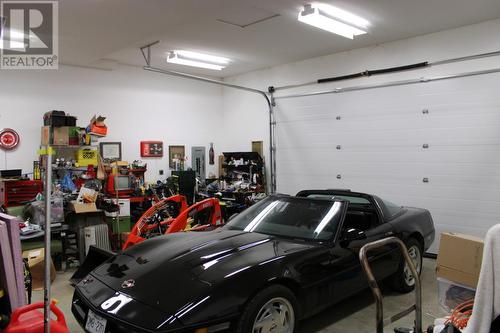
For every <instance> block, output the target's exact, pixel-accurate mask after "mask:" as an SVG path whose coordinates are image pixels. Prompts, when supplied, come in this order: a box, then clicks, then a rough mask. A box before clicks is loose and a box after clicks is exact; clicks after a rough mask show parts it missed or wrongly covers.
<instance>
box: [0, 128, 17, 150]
mask: <svg viewBox="0 0 500 333" xmlns="http://www.w3.org/2000/svg"><path fill="white" fill-rule="evenodd" d="M18 144H19V134H17V132H16V131H14V130H13V129H11V128H5V129H3V130H1V131H0V148H2V149H3V150H12V149H14V148H16V147H17V145H18Z"/></svg>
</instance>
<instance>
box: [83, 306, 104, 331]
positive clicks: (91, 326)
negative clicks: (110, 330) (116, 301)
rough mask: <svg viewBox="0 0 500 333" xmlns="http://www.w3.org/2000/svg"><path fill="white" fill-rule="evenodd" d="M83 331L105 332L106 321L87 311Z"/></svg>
mask: <svg viewBox="0 0 500 333" xmlns="http://www.w3.org/2000/svg"><path fill="white" fill-rule="evenodd" d="M85 330H86V331H87V332H89V333H104V332H105V331H106V319H105V318H103V317H101V316H98V315H96V314H95V313H94V312H92V311H91V310H89V313H88V315H87V323H86V324H85Z"/></svg>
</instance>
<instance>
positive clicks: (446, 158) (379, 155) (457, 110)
mask: <svg viewBox="0 0 500 333" xmlns="http://www.w3.org/2000/svg"><path fill="white" fill-rule="evenodd" d="M491 31H500V20H494V21H489V22H484V23H481V24H476V25H472V26H468V27H462V28H459V29H453V30H449V31H443V32H439V33H435V34H431V35H426V36H420V37H416V38H411V39H407V40H402V41H396V42H392V43H387V44H382V45H377V46H373V47H369V48H363V49H357V50H353V51H350V52H343V53H339V54H334V55H330V56H325V57H320V58H315V59H309V60H306V61H302V62H298V63H293V64H287V65H283V66H278V67H274V68H270V69H266V70H262V71H257V72H252V73H247V74H245V75H241V76H237V77H233V78H230V79H228V81H229V82H232V83H238V84H242V85H246V86H252V87H254V88H258V89H263V90H266V89H267V87H268V86H269V85H274V86H280V85H289V84H296V83H302V82H309V81H314V80H316V79H319V78H324V77H330V76H336V75H344V74H350V73H354V72H359V71H362V70H365V69H377V68H384V67H392V66H400V65H405V64H411V63H416V62H421V61H435V60H441V59H447V58H454V57H460V56H466V55H472V54H476V53H483V52H490V51H498V50H500V39H498V38H497V37H496V36H495V35H494V34H492V33H491ZM490 68H500V57H492V58H487V59H481V60H474V61H468V62H461V63H455V64H450V65H443V66H436V67H432V68H429V69H425V70H419V71H407V72H403V73H397V74H391V75H382V76H375V77H371V78H363V79H356V80H350V81H343V82H337V83H335V84H325V85H321V86H319V85H315V86H311V87H303V88H298V89H294V90H288V91H284V92H278V93H277V94H276V96H280V95H283V94H290V93H296V92H311V91H318V90H327V89H332V88H335V87H345V86H351V85H358V84H370V83H375V82H387V81H393V80H400V79H410V78H412V79H413V78H419V77H433V76H439V75H444V74H455V73H460V72H467V71H474V70H481V69H490ZM498 86H500V74H492V75H489V76H486V75H485V76H478V77H474V78H466V79H455V80H449V81H441V82H435V83H426V84H421V85H414V86H405V87H392V88H381V89H375V90H369V91H362V92H351V93H345V94H329V95H322V96H315V97H307V98H297V99H285V100H279V99H278V100H277V108H276V113H277V123H278V125H277V168H278V170H277V179H278V183H277V185H278V191H280V192H284V193H290V194H293V193H295V192H296V191H297V190H299V189H304V188H312V187H315V188H335V187H337V188H351V189H353V190H359V191H367V192H372V193H375V194H379V195H380V196H382V197H386V198H387V199H389V200H392V201H394V202H398V203H400V204H403V205H410V206H420V207H425V208H428V209H430V210H431V212H432V214H433V216H434V219H435V223H436V226H437V230H438V232H442V231H458V232H465V233H469V234H475V235H479V236H483V235H484V233H485V231H486V230H487V228H488V227H490V226H491V225H493V224H495V223H497V222H499V219H498V218H497V215H498V214H497V212H496V210H497V207H499V206H500V200H499V199H497V198H498V197H500V196H499V195H500V192H498V190H497V189H498V188H500V178H499V177H498V172H497V170H499V167H500V160H499V159H498V158H497V156H499V155H500V134H499V133H500V132H498V130H497V129H498V127H499V126H500V97H498V92H497V90H498V89H497V87H498ZM223 96H224V121H225V129H226V130H225V131H226V134H227V135H230V136H231V138H232V140H231V141H230V142H227V143H225V145H226V146H225V147H224V149H227V150H237V149H241V148H245V147H248V146H249V142H250V141H251V140H252V139H256V138H264V139H266V140H267V139H268V125H267V124H268V119H267V113H266V108H265V104H264V102H263V100H262V99H261V97H258V96H251V95H248V94H244V93H241V92H238V91H233V90H229V89H224V95H223ZM423 108H429V109H430V114H429V116H428V117H427V118H426V117H424V116H423V115H422V112H421V111H422V109H423ZM337 115H340V116H341V117H342V120H341V121H337V120H336V116H337ZM267 142H268V141H266V144H267ZM424 143H428V144H430V147H431V148H430V149H429V150H423V149H422V144H424ZM338 144H340V145H342V149H341V150H340V151H338V150H336V149H335V147H336V145H338ZM266 153H267V151H266ZM337 174H342V178H341V180H337V178H336V175H337ZM423 177H429V178H430V183H427V184H424V183H423V182H422V178H423ZM435 245H436V244H435ZM431 251H436V247H435V246H434V247H433V249H431Z"/></svg>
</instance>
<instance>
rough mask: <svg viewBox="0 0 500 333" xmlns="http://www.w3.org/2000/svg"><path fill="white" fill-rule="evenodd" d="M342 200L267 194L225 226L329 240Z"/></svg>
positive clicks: (271, 233) (337, 218) (234, 228)
mask: <svg viewBox="0 0 500 333" xmlns="http://www.w3.org/2000/svg"><path fill="white" fill-rule="evenodd" d="M343 210H344V202H341V201H333V200H324V199H323V200H321V199H309V198H297V197H278V196H270V197H267V198H266V199H264V200H262V201H260V202H259V203H257V204H255V205H254V206H252V207H250V208H248V209H247V210H245V211H243V212H242V213H240V214H239V215H237V216H236V217H235V218H234V219H232V220H231V221H229V222H228V223H227V225H226V228H229V229H233V230H243V231H247V232H259V233H263V234H270V235H278V236H284V237H292V238H301V239H306V240H318V241H325V240H329V239H331V238H332V237H333V236H334V235H335V232H336V231H337V227H338V225H339V223H340V221H341V218H342V212H343Z"/></svg>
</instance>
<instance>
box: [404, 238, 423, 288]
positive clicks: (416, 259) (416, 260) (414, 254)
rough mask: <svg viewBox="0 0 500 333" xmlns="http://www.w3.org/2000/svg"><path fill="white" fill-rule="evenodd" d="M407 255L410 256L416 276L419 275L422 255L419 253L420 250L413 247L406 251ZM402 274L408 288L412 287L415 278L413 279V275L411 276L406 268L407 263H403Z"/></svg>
mask: <svg viewBox="0 0 500 333" xmlns="http://www.w3.org/2000/svg"><path fill="white" fill-rule="evenodd" d="M408 254H409V255H410V258H411V261H412V262H413V265H415V269H416V270H417V272H418V274H420V271H421V269H422V255H421V253H420V248H419V247H418V246H416V245H413V246H411V247H410V248H409V249H408ZM403 273H404V278H405V282H406V284H407V285H408V286H413V285H414V284H415V278H414V277H413V274H411V270H410V267H408V264H407V263H405V267H404V270H403Z"/></svg>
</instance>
